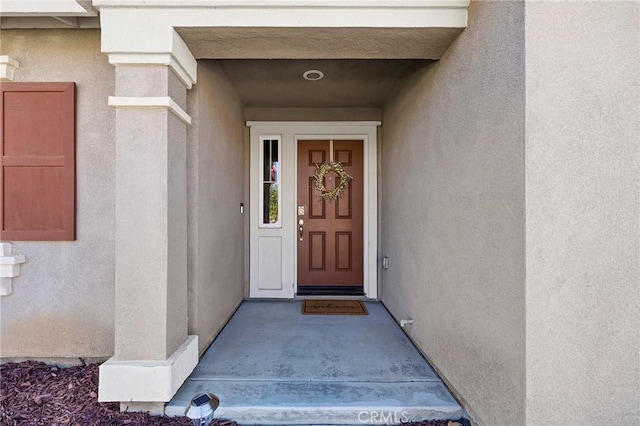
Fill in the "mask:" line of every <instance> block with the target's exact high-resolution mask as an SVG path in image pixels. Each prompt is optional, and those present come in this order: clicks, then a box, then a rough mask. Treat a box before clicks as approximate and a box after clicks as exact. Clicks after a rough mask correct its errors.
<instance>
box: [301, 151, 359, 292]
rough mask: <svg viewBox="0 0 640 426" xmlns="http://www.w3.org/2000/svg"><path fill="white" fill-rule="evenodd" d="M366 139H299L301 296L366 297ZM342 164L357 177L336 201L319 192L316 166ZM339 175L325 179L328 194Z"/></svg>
mask: <svg viewBox="0 0 640 426" xmlns="http://www.w3.org/2000/svg"><path fill="white" fill-rule="evenodd" d="M363 145H364V144H363V141H362V140H299V141H298V175H297V223H296V225H297V231H298V232H297V235H296V236H297V240H298V256H297V257H298V268H297V269H298V277H297V278H298V294H332V293H333V294H345V293H351V294H362V291H363V282H364V267H363V264H364V262H363V258H364V255H363V251H364V249H363V245H364V240H363V234H364V223H363V220H364V192H363V191H364V170H363V169H364V147H363ZM330 161H336V162H339V163H340V164H341V165H342V167H343V169H344V171H345V172H346V173H347V174H348V175H349V176H351V177H352V179H351V180H350V181H349V183H348V185H347V186H346V188H345V189H344V192H343V193H342V194H341V195H340V196H339V197H338V198H337V199H335V200H324V199H322V198H321V196H320V195H321V192H320V191H319V190H318V189H316V187H315V184H314V175H315V173H316V166H317V165H322V164H325V163H327V162H330ZM338 184H339V176H338V175H337V174H336V173H335V172H334V171H330V172H327V173H326V174H325V175H324V179H323V185H324V186H325V188H326V189H327V190H332V189H334V188H336V185H338Z"/></svg>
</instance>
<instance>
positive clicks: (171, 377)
mask: <svg viewBox="0 0 640 426" xmlns="http://www.w3.org/2000/svg"><path fill="white" fill-rule="evenodd" d="M196 365H198V336H189V337H188V338H187V340H186V341H185V342H184V343H183V344H182V346H180V347H179V348H178V350H176V351H175V352H174V353H173V354H172V355H171V356H170V357H169V359H167V360H166V361H144V360H142V361H121V360H114V359H113V358H110V359H109V360H107V361H106V362H105V363H104V364H102V365H101V366H100V381H99V385H98V401H100V402H129V401H132V402H168V401H170V400H171V398H172V397H173V395H175V393H176V392H177V391H178V389H179V388H180V386H182V384H183V383H184V381H185V380H186V379H187V377H189V374H191V372H192V371H193V369H194V368H195V367H196Z"/></svg>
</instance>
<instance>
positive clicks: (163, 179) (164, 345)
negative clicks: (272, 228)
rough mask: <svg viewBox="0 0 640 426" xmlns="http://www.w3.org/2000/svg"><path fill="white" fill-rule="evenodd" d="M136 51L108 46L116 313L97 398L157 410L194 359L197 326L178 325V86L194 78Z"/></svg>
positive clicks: (183, 116) (183, 309)
mask: <svg viewBox="0 0 640 426" xmlns="http://www.w3.org/2000/svg"><path fill="white" fill-rule="evenodd" d="M136 55H137V54H131V55H129V54H122V53H120V54H118V55H116V56H115V58H114V57H111V56H110V61H111V62H112V63H114V62H115V63H116V93H115V96H111V97H110V98H109V105H110V106H112V107H114V108H116V132H115V137H116V313H115V318H116V323H115V354H114V356H113V358H111V359H110V360H108V361H107V362H106V363H104V364H103V365H102V366H101V367H100V385H99V399H100V401H120V402H121V405H122V406H123V408H127V409H128V410H129V411H136V410H144V411H151V412H153V413H162V411H163V406H164V402H167V401H169V400H170V399H171V397H172V396H173V395H174V393H175V392H176V391H177V390H178V388H179V387H180V385H182V383H183V382H184V380H185V379H186V378H187V376H188V375H189V374H190V373H191V371H192V370H193V368H194V367H195V366H196V364H197V362H198V343H197V336H188V334H187V315H188V312H187V310H188V308H187V170H186V133H187V126H188V125H189V124H190V123H191V118H190V116H189V115H188V113H187V112H186V91H187V88H190V87H191V85H192V84H193V82H194V80H195V78H193V79H190V78H189V76H188V75H186V74H184V73H181V72H179V71H178V70H177V69H182V68H181V67H179V66H178V65H176V63H173V64H172V63H171V61H165V60H164V59H166V58H157V59H158V61H157V62H158V63H152V61H149V60H145V61H143V63H135V58H136ZM143 56H144V55H143ZM123 58H124V59H126V60H123ZM147 59H149V58H148V57H147ZM167 62H169V63H167ZM174 62H175V61H174Z"/></svg>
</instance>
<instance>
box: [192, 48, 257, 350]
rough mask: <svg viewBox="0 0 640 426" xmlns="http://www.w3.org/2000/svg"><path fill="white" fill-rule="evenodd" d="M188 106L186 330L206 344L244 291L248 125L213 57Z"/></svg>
mask: <svg viewBox="0 0 640 426" xmlns="http://www.w3.org/2000/svg"><path fill="white" fill-rule="evenodd" d="M188 110H189V112H190V113H191V114H192V115H193V124H192V125H191V126H190V127H189V129H188V151H187V163H188V174H189V184H188V205H189V208H188V218H189V225H188V228H189V231H188V232H189V237H188V259H189V260H188V274H189V334H197V335H198V338H199V345H200V350H201V351H202V350H203V349H205V348H206V347H207V346H208V345H209V343H211V340H212V339H213V338H214V337H215V335H216V334H217V333H218V331H219V330H220V328H221V327H222V326H223V325H224V323H225V322H226V320H227V319H228V318H229V316H230V315H231V314H232V313H233V312H234V310H235V309H236V307H237V306H238V304H239V303H240V302H241V301H242V297H243V292H244V274H243V271H244V269H243V268H244V218H243V216H242V215H241V214H240V203H241V202H244V174H245V158H244V156H245V152H244V149H245V126H244V116H243V107H242V103H241V102H240V99H239V98H238V96H237V95H236V93H235V92H234V90H233V88H232V87H231V85H230V84H229V82H228V80H227V79H226V77H225V76H224V74H223V73H222V71H221V70H220V68H219V67H218V65H216V64H215V63H213V62H208V61H201V62H199V63H198V82H197V84H196V85H195V86H194V87H193V89H191V90H190V91H189V94H188ZM247 214H248V211H247V210H246V209H245V215H247Z"/></svg>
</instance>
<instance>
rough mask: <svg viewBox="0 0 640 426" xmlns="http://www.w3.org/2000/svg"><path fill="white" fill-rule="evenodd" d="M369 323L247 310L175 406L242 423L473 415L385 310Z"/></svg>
mask: <svg viewBox="0 0 640 426" xmlns="http://www.w3.org/2000/svg"><path fill="white" fill-rule="evenodd" d="M366 306H367V310H368V311H369V315H302V314H301V302H300V301H277V302H257V301H246V302H244V303H243V304H242V305H241V306H240V307H239V308H238V311H237V312H236V313H235V315H234V316H233V317H232V318H231V320H230V321H229V323H228V324H227V325H226V327H225V328H224V329H223V330H222V332H221V333H220V335H219V336H218V337H217V338H216V340H215V341H214V342H213V344H212V345H211V347H210V348H209V349H208V350H207V352H206V353H205V354H204V356H203V357H202V359H201V360H200V363H199V364H198V366H197V367H196V369H195V370H194V372H193V373H192V374H191V376H190V377H189V379H188V380H187V381H186V382H185V384H184V385H183V386H182V388H180V390H179V391H178V393H177V394H176V395H175V397H174V398H173V399H172V400H171V402H169V404H168V405H167V407H166V411H165V412H166V414H167V415H169V416H175V415H184V412H185V408H186V405H187V404H188V402H189V401H190V400H191V398H192V397H193V396H195V395H196V394H198V393H201V392H211V393H213V394H215V395H217V396H218V398H220V407H219V408H218V409H217V410H216V412H215V416H216V418H225V419H231V420H235V421H236V422H238V423H240V424H243V425H245V424H247V425H249V424H258V425H268V424H269V425H273V424H278V425H284V424H305V425H311V424H313V425H328V424H340V425H347V424H360V425H362V424H393V423H400V422H401V421H414V420H435V419H459V418H460V417H463V416H464V412H463V410H462V408H461V407H460V405H458V403H457V402H456V401H455V400H454V399H453V397H452V396H451V394H450V393H449V391H448V390H447V389H446V387H445V386H444V385H443V383H442V381H441V380H440V379H439V378H438V376H437V375H436V374H435V372H434V371H433V369H432V368H431V367H430V366H429V364H428V363H427V362H426V361H425V359H424V358H423V357H422V356H421V355H420V353H419V352H418V351H417V349H416V348H415V347H414V346H413V344H412V343H411V342H410V341H409V339H408V338H407V337H406V336H405V335H404V333H403V332H402V330H401V329H400V327H399V326H398V325H397V324H396V323H395V321H394V320H393V319H392V317H391V315H389V313H388V312H387V310H386V309H385V308H384V306H383V305H382V304H381V303H378V302H366Z"/></svg>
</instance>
